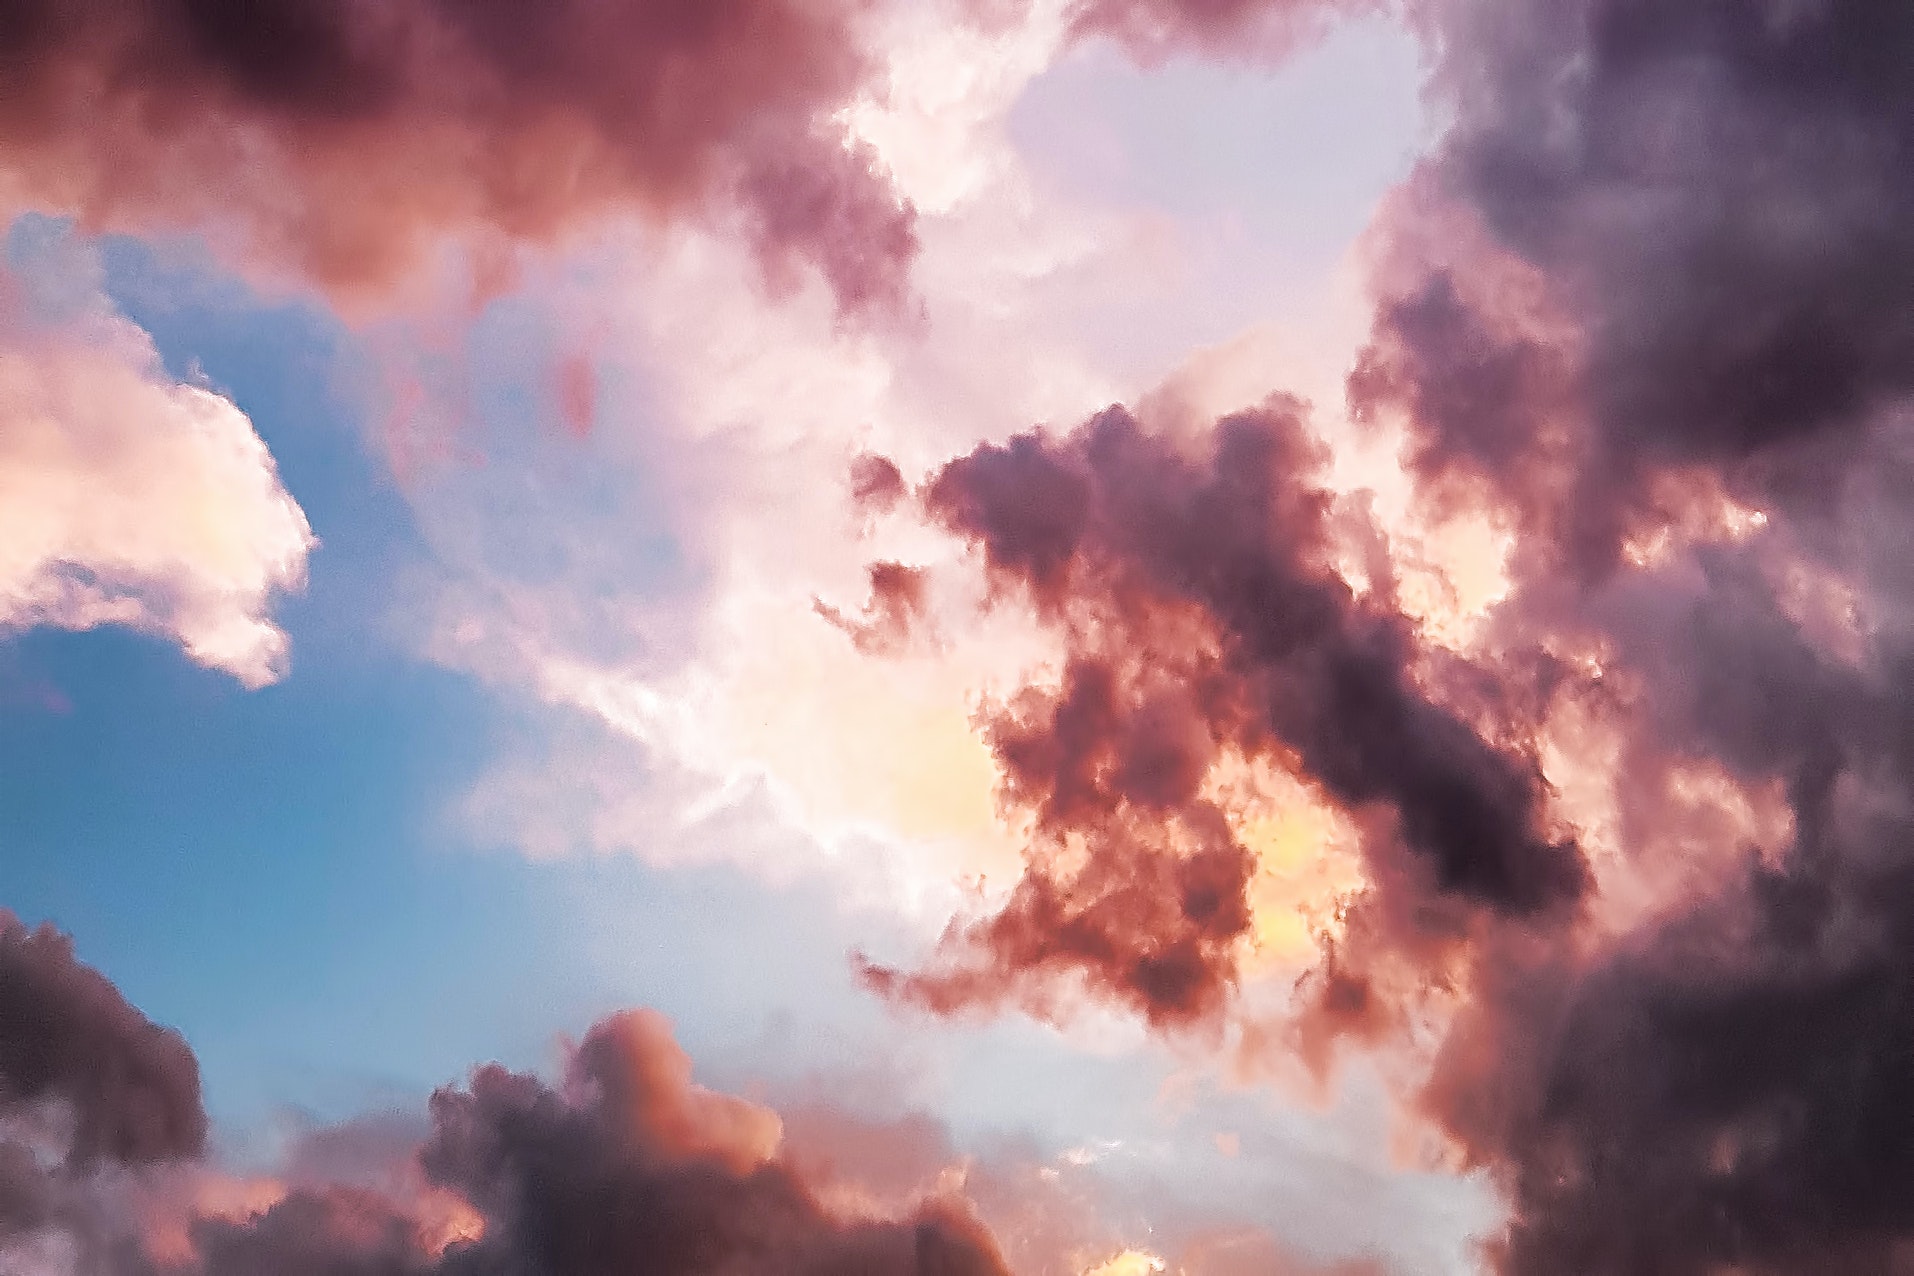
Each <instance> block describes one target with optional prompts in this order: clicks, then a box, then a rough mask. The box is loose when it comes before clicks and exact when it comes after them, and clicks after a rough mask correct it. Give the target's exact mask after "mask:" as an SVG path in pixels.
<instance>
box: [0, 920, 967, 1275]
mask: <svg viewBox="0 0 1914 1276" xmlns="http://www.w3.org/2000/svg"><path fill="white" fill-rule="evenodd" d="M377 1133H378V1131H377V1130H375V1129H373V1128H372V1127H364V1128H358V1129H355V1128H351V1127H344V1128H342V1129H341V1130H340V1131H339V1133H338V1135H337V1136H336V1137H334V1138H333V1139H331V1140H329V1141H327V1140H320V1139H314V1140H309V1141H308V1144H309V1148H308V1152H307V1154H306V1155H305V1156H304V1157H302V1158H299V1159H300V1160H302V1161H303V1162H304V1164H303V1165H295V1166H293V1167H291V1170H292V1173H291V1175H290V1177H289V1179H288V1180H286V1181H282V1182H277V1183H267V1184H264V1185H263V1189H264V1191H263V1195H264V1197H265V1199H264V1200H257V1199H255V1200H253V1201H251V1202H250V1203H246V1202H244V1201H243V1200H242V1203H241V1204H239V1205H238V1206H236V1207H235V1206H234V1205H232V1204H231V1203H230V1202H227V1203H225V1204H221V1203H220V1202H219V1200H218V1199H217V1194H216V1193H214V1192H212V1191H210V1190H208V1189H207V1188H206V1187H205V1186H204V1185H202V1186H201V1187H200V1189H199V1190H198V1191H195V1190H194V1183H195V1181H196V1179H198V1180H207V1181H211V1180H212V1179H214V1178H216V1177H217V1175H216V1171H214V1170H213V1169H212V1168H211V1167H206V1166H202V1165H196V1164H194V1162H195V1161H196V1160H197V1158H199V1157H200V1156H201V1154H202V1152H203V1146H204V1142H205V1137H206V1115H205V1112H204V1110H203V1109H202V1108H201V1106H200V1096H199V1073H198V1067H197V1064H196V1062H195V1060H194V1057H193V1053H192V1051H191V1049H190V1048H188V1047H187V1045H186V1043H185V1042H184V1041H183V1040H182V1039H181V1038H180V1037H179V1036H178V1034H176V1033H173V1032H170V1031H168V1030H166V1029H162V1028H160V1027H157V1026H156V1025H154V1024H152V1023H151V1022H149V1021H148V1020H147V1019H146V1018H145V1016H143V1015H141V1014H140V1013H139V1012H138V1011H137V1010H135V1009H133V1008H132V1007H131V1006H129V1005H128V1004H127V1003H126V1001H125V1000H124V999H123V998H122V997H121V996H120V994H119V992H118V990H116V989H115V988H114V987H113V985H112V984H111V983H109V982H108V981H107V980H106V979H105V978H104V977H103V976H101V975H100V974H99V973H98V972H96V971H94V970H91V969H89V968H88V967H85V966H83V965H80V964H79V963H78V962H76V961H75V959H74V956H73V949H72V945H71V943H70V941H68V940H67V939H66V938H65V937H64V936H62V935H60V934H58V933H57V932H55V931H53V930H52V929H51V928H48V927H41V928H40V929H38V930H28V929H27V928H26V927H24V926H23V925H21V924H20V922H18V921H17V920H16V919H15V918H13V916H12V915H11V914H0V1260H4V1261H26V1260H25V1259H23V1258H22V1257H21V1256H22V1255H24V1254H27V1253H28V1252H29V1251H28V1250H27V1249H26V1248H25V1246H26V1245H27V1244H28V1243H29V1242H32V1241H34V1240H36V1238H37V1239H38V1240H40V1241H42V1242H49V1241H51V1242H57V1245H54V1246H52V1248H56V1249H58V1250H59V1252H62V1253H65V1254H66V1255H68V1256H69V1257H70V1258H71V1259H72V1260H73V1262H72V1264H71V1265H70V1266H69V1267H68V1268H67V1270H71V1271H75V1272H85V1273H88V1276H254V1274H256V1273H260V1272H287V1273H297V1272H314V1273H318V1272H327V1273H337V1272H367V1273H373V1272H377V1273H382V1274H383V1273H395V1274H396V1273H417V1274H418V1276H427V1274H437V1276H479V1274H481V1273H506V1272H511V1273H518V1272H546V1273H552V1276H591V1274H594V1273H605V1274H610V1273H626V1272H635V1271H646V1272H659V1273H693V1272H739V1273H764V1274H765V1276H784V1274H787V1273H789V1274H797V1273H809V1274H815V1276H824V1274H825V1273H831V1274H833V1276H835V1274H837V1273H851V1272H856V1273H869V1276H995V1274H998V1273H1002V1272H1003V1271H1004V1270H1005V1269H1004V1267H1003V1263H1002V1260H1001V1259H1000V1258H999V1257H998V1255H997V1252H996V1250H995V1247H994V1246H993V1244H992V1242H991V1241H990V1239H989V1237H988V1235H987V1234H986V1233H985V1232H984V1231H983V1229H982V1227H981V1225H980V1224H978V1223H977V1222H976V1221H975V1220H974V1218H973V1217H972V1216H971V1214H970V1213H969V1212H968V1209H967V1207H965V1206H964V1205H963V1203H962V1202H961V1201H960V1200H954V1199H953V1200H948V1201H947V1200H942V1199H933V1200H924V1201H917V1202H912V1203H909V1205H908V1207H907V1208H905V1209H903V1210H901V1211H900V1212H899V1213H897V1214H896V1215H895V1216H894V1217H888V1218H878V1217H862V1216H857V1215H840V1214H838V1213H835V1212H833V1211H832V1210H831V1209H829V1208H827V1207H826V1206H825V1205H824V1204H823V1203H822V1201H821V1200H820V1198H819V1196H818V1195H817V1193H816V1192H815V1191H814V1189H813V1187H812V1186H811V1185H810V1184H809V1183H808V1182H807V1181H806V1179H805V1177H804V1175H803V1174H801V1173H800V1171H799V1170H798V1169H797V1168H796V1166H795V1165H794V1164H793V1163H792V1162H790V1161H789V1160H787V1159H785V1157H784V1156H783V1154H782V1152H781V1149H780V1142H781V1138H782V1126H781V1123H780V1121H779V1119H778V1117H777V1115H776V1114H775V1113H773V1112H772V1111H770V1110H769V1109H768V1108H764V1107H761V1106H759V1105H757V1104H755V1103H751V1102H749V1101H747V1100H744V1099H740V1098H735V1097H732V1096H730V1095H725V1094H719V1093H715V1092H713V1091H710V1090H706V1089H704V1088H702V1087H701V1086H699V1085H697V1084H696V1083H695V1082H693V1081H692V1079H691V1061H690V1060H689V1058H687V1057H686V1055H685V1054H684V1052H683V1051H682V1050H680V1049H679V1048H678V1046H677V1044H676V1043H675V1042H674V1041H673V1040H672V1036H671V1030H670V1027H669V1025H668V1024H666V1022H665V1021H664V1020H663V1019H662V1018H661V1017H660V1016H658V1015H656V1014H654V1013H652V1012H649V1011H631V1012H625V1013H621V1014H617V1015H613V1016H611V1017H610V1018H608V1019H606V1020H604V1021H603V1022H601V1023H599V1024H598V1025H596V1026H595V1027H593V1028H592V1030H591V1031H590V1032H588V1033H587V1034H586V1035H585V1037H584V1039H583V1040H582V1041H580V1042H579V1043H578V1044H577V1046H576V1047H575V1048H574V1049H573V1050H572V1051H571V1052H570V1059H569V1062H568V1065H567V1069H566V1073H565V1076H564V1078H563V1079H562V1081H561V1082H560V1083H558V1084H556V1085H553V1084H548V1083H547V1082H545V1081H543V1080H540V1079H539V1078H538V1077H536V1076H532V1075H527V1074H522V1073H514V1072H510V1071H507V1070H506V1069H504V1068H502V1067H499V1066H497V1065H488V1066H485V1067H481V1068H479V1069H477V1070H476V1071H474V1072H473V1074H472V1075H471V1078H470V1079H469V1081H468V1082H467V1083H466V1084H465V1085H463V1086H453V1087H447V1088H445V1089H442V1090H440V1091H438V1092H437V1093H436V1094H434V1095H433V1097H432V1100H431V1109H430V1124H429V1127H428V1128H427V1129H426V1130H425V1131H424V1132H423V1140H422V1142H418V1143H417V1144H416V1145H415V1146H413V1147H411V1148H410V1149H406V1148H405V1139H404V1136H403V1134H400V1136H399V1137H398V1139H397V1140H396V1142H397V1143H398V1145H399V1150H398V1158H399V1159H400V1160H401V1161H402V1162H409V1163H410V1167H411V1168H409V1169H405V1170H403V1171H402V1172H400V1173H397V1174H396V1175H394V1174H387V1175H386V1176H384V1181H383V1182H381V1181H378V1180H377V1179H374V1180H372V1181H365V1176H364V1175H359V1176H357V1178H358V1180H359V1181H354V1178H353V1176H346V1177H345V1178H344V1179H343V1180H342V1181H337V1182H327V1181H325V1179H324V1178H322V1177H320V1176H319V1173H318V1172H319V1171H322V1170H323V1169H325V1168H327V1167H328V1166H330V1167H332V1168H335V1169H337V1168H343V1167H346V1166H348V1165H349V1164H350V1163H352V1162H354V1161H363V1160H365V1159H366V1156H365V1153H364V1145H372V1144H377V1143H386V1144H391V1143H393V1142H395V1140H394V1139H393V1138H390V1137H386V1138H383V1139H379V1138H371V1137H368V1136H369V1135H375V1134H377ZM328 1143H329V1146H326V1144H328ZM49 1149H50V1150H51V1152H52V1153H53V1155H49ZM385 1151H386V1154H387V1155H391V1154H392V1152H393V1149H392V1148H387V1149H385ZM155 1166H157V1167H159V1168H158V1169H146V1170H144V1171H142V1167H155ZM133 1172H144V1173H145V1174H146V1176H147V1177H146V1178H145V1179H144V1180H142V1179H139V1178H137V1177H136V1178H131V1179H129V1177H128V1174H129V1173H133ZM168 1175H170V1177H168ZM142 1189H143V1190H142ZM242 1196H243V1194H242ZM181 1215H183V1217H180V1216H181ZM10 1270H11V1269H10Z"/></svg>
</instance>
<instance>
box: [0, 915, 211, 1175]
mask: <svg viewBox="0 0 1914 1276" xmlns="http://www.w3.org/2000/svg"><path fill="white" fill-rule="evenodd" d="M48 1101H58V1102H59V1103H60V1104H62V1105H63V1106H64V1108H65V1113H64V1120H65V1121H66V1122H67V1123H68V1125H69V1129H68V1130H67V1132H66V1137H67V1143H68V1147H67V1160H68V1163H69V1164H71V1165H74V1166H80V1167H85V1166H90V1165H93V1164H96V1163H98V1162H101V1161H117V1162H122V1163H130V1164H138V1163H141V1162H150V1161H156V1160H163V1159H166V1158H169V1157H183V1156H196V1155H198V1154H199V1152H200V1150H201V1148H202V1146H203V1144H204V1142H205V1138H206V1114H205V1112H204V1111H202V1110H201V1108H200V1103H199V1065H198V1064H197V1062H196V1061H195V1060H194V1058H193V1052H192V1050H191V1049H190V1048H188V1046H187V1045H186V1043H185V1041H183V1040H182V1039H181V1038H180V1036H179V1035H178V1034H177V1033H174V1032H169V1031H167V1030H166V1029H164V1028H160V1027H158V1026H156V1025H154V1024H152V1023H150V1022H148V1021H147V1019H146V1016H144V1015H142V1014H140V1012H139V1011H137V1010H135V1009H134V1008H133V1007H132V1006H130V1005H128V1004H127V1003H126V999H125V998H124V997H122V996H121V995H120V992H119V989H117V988H115V987H114V986H113V985H112V984H111V983H110V982H108V980H107V979H106V978H105V976H103V975H101V974H100V973H99V972H98V971H96V970H93V969H91V968H90V967H87V966H84V965H82V964H80V962H79V961H78V960H77V959H76V958H75V957H74V955H73V944H72V941H71V940H69V939H68V938H67V937H66V936H64V935H62V934H60V933H59V932H58V931H55V930H53V929H52V928H51V927H48V926H41V927H38V928H37V929H29V928H28V927H27V926H26V925H24V924H23V923H22V922H21V921H20V919H19V918H17V917H15V916H14V915H13V914H12V913H8V912H5V911H0V1115H4V1116H6V1117H12V1116H14V1115H17V1114H19V1113H20V1112H21V1111H23V1110H25V1109H28V1108H31V1107H33V1106H34V1105H36V1104H41V1103H45V1102H48ZM8 1208H9V1203H8V1202H7V1201H6V1200H4V1199H0V1210H7V1209H8Z"/></svg>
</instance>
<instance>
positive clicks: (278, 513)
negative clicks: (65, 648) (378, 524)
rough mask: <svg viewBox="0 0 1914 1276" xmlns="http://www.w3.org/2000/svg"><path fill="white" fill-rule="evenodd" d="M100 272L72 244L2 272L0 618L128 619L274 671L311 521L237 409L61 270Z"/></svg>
mask: <svg viewBox="0 0 1914 1276" xmlns="http://www.w3.org/2000/svg"><path fill="white" fill-rule="evenodd" d="M92 269H93V267H92V266H91V264H90V262H89V260H88V259H87V252H86V250H84V249H80V248H77V247H73V246H72V245H68V246H66V248H64V249H55V250H54V251H53V260H52V261H51V262H48V261H42V262H40V263H39V264H38V265H35V264H34V263H33V262H32V261H28V262H27V263H26V269H24V270H23V271H16V272H15V273H12V274H0V629H21V628H28V627H32V626H35V625H53V626H57V627H60V628H66V629H88V628H92V627H93V626H95V625H101V624H122V625H128V626H131V627H133V628H136V629H140V630H144V631H147V632H151V633H157V634H162V635H165V636H167V637H169V638H171V639H173V640H175V641H177V642H178V643H179V644H180V646H181V647H183V648H184V649H185V651H186V653H187V655H189V656H190V657H192V658H193V659H194V660H196V661H197V662H199V663H200V664H203V665H206V666H208V667H209V668H214V669H220V670H223V671H225V672H226V673H230V674H231V675H232V676H233V677H235V678H237V679H239V680H240V681H241V682H242V683H244V684H246V685H247V686H249V687H257V686H261V685H264V684H266V683H269V682H272V681H274V680H275V679H277V678H279V677H280V676H282V675H283V674H284V672H285V669H286V662H287V654H288V653H287V646H288V644H287V640H286V635H285V634H284V633H283V632H282V631H281V630H280V629H279V628H278V627H277V626H276V625H274V624H273V622H272V619H271V617H270V607H271V605H272V602H273V601H274V599H275V598H276V597H277V596H278V595H279V594H281V593H284V592H287V591H291V590H297V589H299V588H301V587H303V585H304V584H305V574H306V556H307V554H308V553H309V552H310V551H311V549H312V547H313V545H314V544H315V541H314V539H313V536H312V532H311V530H310V528H309V527H308V526H307V523H306V518H305V515H304V514H303V513H302V512H301V510H300V508H299V506H298V505H297V504H296V503H295V502H294V500H293V498H292V497H291V496H290V495H289V494H288V493H287V492H286V490H285V488H284V487H283V486H282V485H281V483H280V481H279V475H278V472H277V469H276V467H275V466H274V464H273V459H272V456H271V454H270V453H268V452H267V450H266V446H265V444H264V443H262V442H261V441H260V439H259V436H258V435H257V434H255V433H254V432H253V428H252V423H251V422H250V421H248V420H247V419H246V416H245V414H244V413H243V412H241V411H240V410H239V409H238V408H237V407H235V406H234V405H233V404H232V403H231V402H230V401H229V400H227V399H226V398H224V397H222V396H221V395H219V394H217V393H215V392H214V391H212V390H210V389H207V388H204V387H202V386H198V385H193V384H182V383H180V382H177V381H175V380H174V379H173V378H172V377H171V376H170V375H168V374H167V372H166V371H165V369H164V368H163V367H162V366H161V364H160V359H159V355H158V353H157V352H156V351H155V350H154V348H153V343H152V340H151V338H149V337H148V336H147V334H146V333H145V332H143V331H141V330H140V329H139V328H138V327H137V326H135V325H134V324H132V323H131V322H129V321H128V320H126V319H125V318H123V317H121V316H120V315H118V314H117V313H115V312H114V311H113V310H112V308H111V307H110V305H109V304H108V303H107V302H106V301H105V299H104V298H103V297H102V296H100V295H99V294H98V292H97V291H95V290H93V289H91V288H89V287H88V286H86V285H85V284H84V283H82V284H81V286H80V287H79V289H78V292H77V294H76V293H75V292H74V291H73V289H72V286H71V278H66V279H65V280H64V281H63V279H62V272H66V273H67V274H68V275H70V276H77V277H78V278H79V279H81V280H84V279H86V278H87V277H88V275H89V273H90V271H91V270H92ZM63 289H64V290H65V291H64V292H63V291H62V290H63Z"/></svg>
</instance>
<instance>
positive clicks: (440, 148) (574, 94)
mask: <svg viewBox="0 0 1914 1276" xmlns="http://www.w3.org/2000/svg"><path fill="white" fill-rule="evenodd" d="M868 8H869V5H868V4H866V3H864V0H742V2H731V0H727V2H726V3H720V4H707V3H703V2H702V0H668V2H666V3H658V4H645V5H625V4H615V3H606V2H604V0H565V2H564V3H562V4H558V5H541V6H535V7H527V6H525V5H522V4H518V3H512V2H510V0H486V2H485V3H478V4H467V3H447V2H443V0H427V2H424V3H417V4H406V5H399V6H391V5H384V4H378V3H363V2H354V3H347V4H323V3H313V2H312V0H271V2H270V3H262V4H248V5H238V6H235V5H228V4H218V3H203V2H201V0H178V2H171V0H169V2H168V3H164V4H158V5H145V6H140V7H137V8H131V9H129V8H126V7H124V6H121V5H116V4H112V3H99V2H96V0H32V2H31V3H29V4H27V5H25V6H24V7H20V8H16V10H15V11H14V12H13V13H12V14H11V15H10V17H9V20H8V22H7V23H6V25H5V27H4V28H0V66H4V67H5V68H7V71H6V74H7V78H8V81H9V83H10V85H11V86H12V87H11V90H10V91H9V93H8V95H7V99H6V102H5V103H4V105H0V156H4V157H5V172H6V186H5V187H4V188H0V190H4V194H5V196H6V197H8V198H11V199H13V200H16V201H22V202H24V203H26V204H27V205H29V206H39V207H49V208H53V209H58V210H61V211H67V212H73V213H77V214H79V215H81V216H82V217H83V218H85V219H86V220H87V221H88V223H89V224H92V225H96V226H110V227H114V228H122V229H152V228H174V227H184V228H191V229H205V228H207V227H208V226H212V227H216V228H222V229H229V230H233V231H236V232H237V233H238V235H239V236H240V238H241V240H242V242H243V244H244V246H245V248H246V249H247V250H249V251H250V253H251V254H253V256H254V257H255V258H257V259H260V260H263V261H265V262H267V263H269V264H270V265H273V266H278V267H282V268H283V267H289V268H291V269H294V270H297V271H300V272H303V273H304V274H306V275H308V276H310V277H312V278H314V279H316V280H318V281H319V282H320V283H322V284H326V285H329V286H331V287H333V288H334V289H335V291H337V292H339V293H340V294H342V295H351V294H353V293H355V292H360V293H362V292H364V291H366V290H368V289H372V288H378V287H381V286H384V285H387V284H389V283H391V282H393V281H394V280H395V279H396V278H397V277H399V276H401V275H403V274H404V273H406V272H407V270H408V269H409V268H411V267H413V266H415V265H417V264H418V263H419V261H420V259H421V257H422V255H424V254H425V253H426V252H427V251H428V250H429V249H430V248H431V247H432V246H433V243H434V241H435V240H436V239H437V238H438V237H440V236H443V235H451V236H453V237H464V238H472V239H480V240H482V239H484V238H485V237H486V236H493V237H504V238H506V239H537V240H546V239H551V238H553V237H555V236H557V235H560V234H562V233H564V232H565V231H567V230H568V229H570V228H572V227H574V226H576V225H577V224H579V223H580V222H582V221H583V220H585V219H588V218H590V217H592V216H594V215H600V214H603V213H605V212H607V211H611V210H618V209H622V210H625V211H627V212H632V213H636V214H639V215H641V216H648V217H659V216H677V215H680V214H684V213H688V212H696V213H700V214H709V215H711V216H715V217H717V218H718V219H719V220H725V219H730V220H733V221H736V222H737V223H739V229H740V230H741V231H742V233H743V234H744V235H745V236H746V238H747V239H748V240H749V241H750V242H751V243H753V244H754V245H755V246H756V248H757V250H758V252H759V255H760V257H761V259H762V261H763V263H764V265H765V266H766V268H767V269H768V270H770V271H771V273H772V276H773V278H774V280H775V279H776V278H777V277H778V276H779V274H780V273H781V272H785V271H788V270H790V269H792V268H794V267H795V266H798V265H808V266H811V267H815V268H816V269H817V270H818V271H820V272H821V273H822V274H823V275H824V277H825V278H826V279H827V281H828V282H829V283H830V285H831V287H832V288H833V290H834V291H835V293H836V295H837V297H838V300H839V302H840V304H841V305H842V306H843V307H844V308H845V309H846V310H858V309H867V308H882V307H885V306H890V305H894V304H896V303H897V302H899V301H900V300H901V298H902V294H903V290H904V284H903V278H904V274H905V271H906V269H907V266H908V262H909V259H910V257H911V254H912V253H913V251H914V248H915V238H914V233H913V231H912V214H911V211H910V209H909V208H908V206H906V205H903V204H901V203H900V202H899V201H898V200H897V199H896V198H895V197H894V196H893V195H892V193H891V191H890V189H889V187H888V185H887V183H886V182H885V181H884V179H883V178H882V177H881V176H879V175H878V174H877V173H876V172H875V171H874V168H873V164H872V159H871V155H870V153H869V151H868V150H866V149H863V148H861V147H859V146H856V145H853V144H851V143H849V141H848V140H847V139H846V138H845V137H844V135H843V133H842V130H841V129H840V128H839V127H837V126H836V125H834V124H833V122H832V120H831V118H830V117H831V115H832V113H833V112H834V111H836V110H838V109H840V108H842V107H843V106H845V105H846V104H847V103H848V101H849V100H850V99H851V97H852V96H853V95H854V93H855V92H856V90H857V89H858V88H859V86H860V84H861V82H862V80H863V77H864V76H865V74H866V72H867V70H868V67H867V65H866V54H865V53H864V52H863V44H862V41H861V37H860V24H861V22H862V19H863V16H864V12H865V10H866V9H868Z"/></svg>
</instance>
